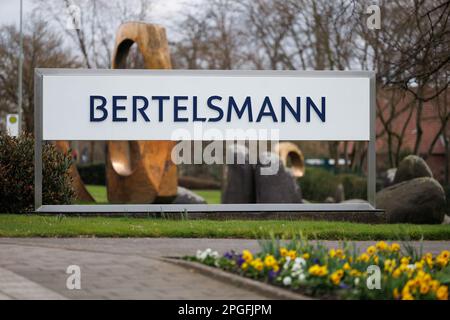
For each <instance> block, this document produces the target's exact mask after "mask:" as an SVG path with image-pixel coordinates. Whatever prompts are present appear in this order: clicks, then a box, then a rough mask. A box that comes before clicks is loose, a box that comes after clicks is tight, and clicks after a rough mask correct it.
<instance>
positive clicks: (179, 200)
mask: <svg viewBox="0 0 450 320" xmlns="http://www.w3.org/2000/svg"><path fill="white" fill-rule="evenodd" d="M172 203H173V204H206V201H205V199H203V198H202V197H200V196H199V195H198V194H196V193H194V192H192V191H191V190H188V189H186V188H183V187H178V188H177V197H176V198H175V200H174V201H173V202H172Z"/></svg>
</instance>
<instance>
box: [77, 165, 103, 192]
mask: <svg viewBox="0 0 450 320" xmlns="http://www.w3.org/2000/svg"><path fill="white" fill-rule="evenodd" d="M77 168H78V172H79V173H80V176H81V179H82V180H83V182H84V183H85V184H94V185H101V186H104V185H106V178H105V177H106V173H105V172H106V171H105V164H104V163H93V164H82V165H78V166H77Z"/></svg>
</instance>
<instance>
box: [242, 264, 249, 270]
mask: <svg viewBox="0 0 450 320" xmlns="http://www.w3.org/2000/svg"><path fill="white" fill-rule="evenodd" d="M241 268H242V270H247V269H248V263H247V262H244V263H243V264H242V265H241Z"/></svg>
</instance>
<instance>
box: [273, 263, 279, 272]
mask: <svg viewBox="0 0 450 320" xmlns="http://www.w3.org/2000/svg"><path fill="white" fill-rule="evenodd" d="M272 270H273V271H274V272H278V270H280V267H279V266H278V264H275V265H273V266H272Z"/></svg>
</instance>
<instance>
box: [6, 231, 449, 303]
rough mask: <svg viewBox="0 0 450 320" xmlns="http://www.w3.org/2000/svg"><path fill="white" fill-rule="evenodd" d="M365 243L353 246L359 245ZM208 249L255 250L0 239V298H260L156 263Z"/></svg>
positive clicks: (434, 247)
mask: <svg viewBox="0 0 450 320" xmlns="http://www.w3.org/2000/svg"><path fill="white" fill-rule="evenodd" d="M325 244H327V245H329V246H336V245H337V243H336V242H333V241H330V242H325ZM368 244H369V243H368V242H358V245H359V246H361V247H367V245H368ZM208 247H210V248H213V249H214V250H218V251H219V252H222V253H223V252H224V251H226V250H229V249H235V250H242V249H243V248H250V249H252V250H256V249H257V248H258V244H257V241H254V240H238V239H146V238H145V239H96V238H75V239H35V238H33V239H28V238H27V239H9V238H0V299H36V298H37V299H65V298H68V299H233V300H238V299H264V298H265V297H264V296H262V295H260V294H258V293H255V292H251V291H249V290H247V289H244V288H238V287H235V286H233V285H231V284H227V283H222V282H219V281H217V280H215V279H212V278H209V277H206V276H204V275H201V274H199V273H196V272H193V271H187V270H186V269H184V268H182V267H179V266H175V265H172V264H169V263H166V262H162V261H161V260H160V259H159V258H160V257H167V256H182V255H187V254H195V252H196V250H197V249H205V248H208ZM448 248H450V242H449V241H444V242H441V241H436V242H435V241H426V242H424V250H425V251H431V252H434V253H436V252H439V251H440V250H443V249H448ZM69 265H78V266H80V268H81V290H69V289H67V287H66V281H67V277H69V275H68V274H66V269H67V267H68V266H69Z"/></svg>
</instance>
